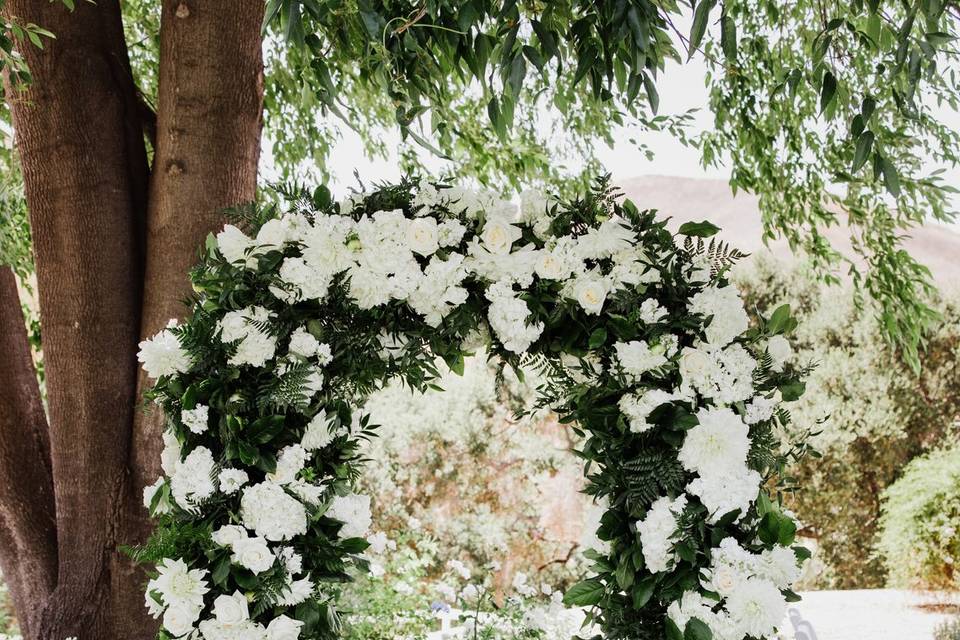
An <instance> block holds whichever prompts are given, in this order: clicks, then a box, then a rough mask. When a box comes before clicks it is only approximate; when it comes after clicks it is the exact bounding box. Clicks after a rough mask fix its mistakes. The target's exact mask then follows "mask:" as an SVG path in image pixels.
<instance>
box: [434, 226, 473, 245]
mask: <svg viewBox="0 0 960 640" xmlns="http://www.w3.org/2000/svg"><path fill="white" fill-rule="evenodd" d="M466 232H467V228H466V227H465V226H463V225H462V224H460V222H458V221H456V220H445V221H443V222H441V223H440V224H439V225H438V226H437V242H438V243H439V244H440V246H441V247H455V246H457V245H458V244H460V241H461V240H463V236H464V234H466Z"/></svg>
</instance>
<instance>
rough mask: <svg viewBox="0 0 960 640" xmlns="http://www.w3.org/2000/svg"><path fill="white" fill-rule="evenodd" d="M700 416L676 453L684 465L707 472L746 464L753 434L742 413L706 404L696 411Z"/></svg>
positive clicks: (705, 474)
mask: <svg viewBox="0 0 960 640" xmlns="http://www.w3.org/2000/svg"><path fill="white" fill-rule="evenodd" d="M697 420H698V421H699V424H697V425H696V426H694V427H693V428H691V429H690V430H689V431H687V434H686V436H685V437H684V440H683V445H682V446H681V447H680V452H679V454H678V456H677V457H678V459H679V460H680V463H681V464H682V465H683V467H684V469H686V470H687V471H694V472H696V473H698V474H700V475H701V476H708V475H711V474H717V473H724V472H727V471H729V470H731V469H737V468H740V467H743V465H744V463H745V462H746V459H747V452H748V451H749V450H750V438H749V428H748V427H747V425H746V424H744V422H743V420H741V419H740V416H738V415H737V414H735V413H734V412H733V411H731V410H730V409H727V408H704V409H700V410H699V411H698V412H697Z"/></svg>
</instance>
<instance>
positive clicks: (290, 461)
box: [267, 444, 307, 484]
mask: <svg viewBox="0 0 960 640" xmlns="http://www.w3.org/2000/svg"><path fill="white" fill-rule="evenodd" d="M306 463H307V450H306V449H304V448H303V447H302V446H301V445H299V444H293V445H290V446H289V447H284V448H283V450H282V451H280V455H278V456H277V468H276V470H275V471H274V472H273V473H268V474H267V480H269V481H270V482H276V483H277V484H287V483H289V482H293V481H294V480H296V479H297V474H298V473H300V471H301V470H303V466H304V465H305V464H306Z"/></svg>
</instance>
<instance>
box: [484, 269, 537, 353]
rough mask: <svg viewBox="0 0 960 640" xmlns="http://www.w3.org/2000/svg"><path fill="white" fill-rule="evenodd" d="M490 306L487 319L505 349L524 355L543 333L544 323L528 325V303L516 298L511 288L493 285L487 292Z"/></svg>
mask: <svg viewBox="0 0 960 640" xmlns="http://www.w3.org/2000/svg"><path fill="white" fill-rule="evenodd" d="M487 298H488V299H489V300H490V306H489V307H488V309H487V319H488V320H489V322H490V327H491V328H492V329H493V331H494V333H495V334H496V335H497V338H499V339H500V342H501V343H503V347H504V349H507V350H508V351H512V352H514V353H523V352H524V351H526V350H527V349H529V348H530V345H531V344H533V343H534V342H536V340H537V339H538V338H539V337H540V334H541V333H542V332H543V323H542V322H537V323H535V324H528V323H527V320H528V319H529V317H530V309H529V308H528V307H527V303H526V302H524V301H523V300H521V299H520V298H517V297H515V295H514V294H513V291H512V290H510V289H509V287H503V286H498V285H496V284H495V285H493V286H491V287H490V288H489V289H488V290H487Z"/></svg>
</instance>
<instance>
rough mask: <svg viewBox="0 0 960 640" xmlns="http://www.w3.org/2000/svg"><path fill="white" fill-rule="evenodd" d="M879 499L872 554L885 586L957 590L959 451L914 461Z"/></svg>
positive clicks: (959, 574)
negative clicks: (881, 569) (875, 554)
mask: <svg viewBox="0 0 960 640" xmlns="http://www.w3.org/2000/svg"><path fill="white" fill-rule="evenodd" d="M883 500H884V502H883V515H882V516H881V518H880V534H879V536H878V541H877V551H878V555H879V557H880V558H881V559H882V560H883V563H884V566H885V567H886V569H887V575H888V582H889V583H890V585H891V586H896V587H909V588H920V589H957V588H958V587H960V570H958V568H957V563H958V562H960V534H958V532H960V446H957V445H954V446H952V447H946V448H943V449H940V450H938V451H934V452H932V453H930V454H928V455H925V456H923V457H920V458H917V459H916V460H913V461H912V462H911V463H910V464H909V465H907V467H906V469H905V470H904V472H903V475H902V476H901V477H900V479H899V480H897V481H896V482H894V483H893V484H892V485H890V486H889V487H888V488H887V490H886V491H884V494H883Z"/></svg>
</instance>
